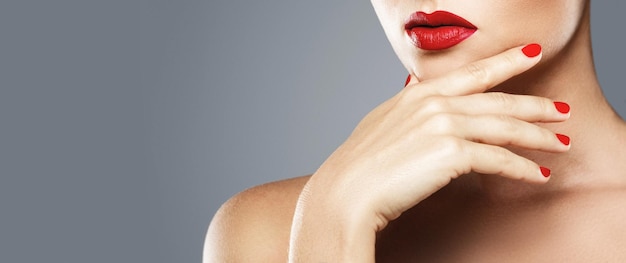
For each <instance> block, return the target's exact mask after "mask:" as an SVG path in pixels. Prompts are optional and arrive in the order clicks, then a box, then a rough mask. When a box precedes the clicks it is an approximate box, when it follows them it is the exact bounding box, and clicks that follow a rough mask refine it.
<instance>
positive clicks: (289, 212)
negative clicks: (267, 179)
mask: <svg viewBox="0 0 626 263" xmlns="http://www.w3.org/2000/svg"><path fill="white" fill-rule="evenodd" d="M309 177H310V176H302V177H296V178H291V179H286V180H281V181H276V182H271V183H267V184H263V185H259V186H255V187H252V188H250V189H247V190H245V191H243V192H241V193H239V194H237V195H235V196H233V197H231V198H230V199H229V200H228V201H226V203H224V204H223V205H222V206H221V207H220V209H219V210H218V211H217V213H216V214H215V216H214V217H213V220H212V221H211V224H210V225H209V230H208V232H207V236H206V240H205V244H204V253H203V261H204V262H205V263H208V262H281V261H283V262H284V261H286V259H287V254H288V248H289V234H290V229H291V221H292V217H293V213H294V210H295V206H296V202H297V201H298V197H299V196H300V192H301V191H302V188H303V187H304V185H305V184H306V182H307V181H308V179H309Z"/></svg>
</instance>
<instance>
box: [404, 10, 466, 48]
mask: <svg viewBox="0 0 626 263" xmlns="http://www.w3.org/2000/svg"><path fill="white" fill-rule="evenodd" d="M404 29H405V30H406V33H407V34H408V35H409V37H411V41H412V42H413V44H414V45H415V46H416V47H418V48H420V49H424V50H443V49H447V48H450V47H453V46H455V45H457V44H459V43H461V42H462V41H463V40H465V39H467V38H468V37H470V36H472V34H474V32H476V30H477V29H478V28H477V27H476V26H474V25H472V23H470V22H469V21H467V20H465V19H463V18H462V17H460V16H457V15H455V14H452V13H450V12H446V11H435V12H433V13H432V14H426V13H424V12H416V13H414V14H412V15H411V17H409V20H408V21H407V22H406V24H405V25H404Z"/></svg>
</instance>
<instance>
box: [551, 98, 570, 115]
mask: <svg viewBox="0 0 626 263" xmlns="http://www.w3.org/2000/svg"><path fill="white" fill-rule="evenodd" d="M554 106H555V107H556V110H558V111H559V112H560V113H563V114H565V113H568V112H569V104H567V103H565V102H560V101H556V102H554Z"/></svg>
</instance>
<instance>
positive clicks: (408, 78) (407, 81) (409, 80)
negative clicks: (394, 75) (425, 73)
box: [404, 74, 411, 87]
mask: <svg viewBox="0 0 626 263" xmlns="http://www.w3.org/2000/svg"><path fill="white" fill-rule="evenodd" d="M409 82H411V74H409V76H408V77H406V81H405V82H404V86H405V87H406V85H409Z"/></svg>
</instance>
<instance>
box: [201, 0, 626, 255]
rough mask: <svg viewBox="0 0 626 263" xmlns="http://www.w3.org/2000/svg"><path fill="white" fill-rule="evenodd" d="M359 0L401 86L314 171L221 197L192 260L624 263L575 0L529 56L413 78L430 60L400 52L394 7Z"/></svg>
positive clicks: (624, 227) (620, 203) (623, 135)
mask: <svg viewBox="0 0 626 263" xmlns="http://www.w3.org/2000/svg"><path fill="white" fill-rule="evenodd" d="M372 2H373V3H374V6H375V8H377V12H378V13H379V17H381V21H382V22H383V25H384V26H386V30H388V31H387V33H388V37H390V39H391V40H392V45H394V48H395V49H396V53H398V54H399V55H400V57H401V59H403V62H404V63H405V65H407V68H409V71H410V72H411V74H412V75H413V78H412V81H411V83H410V84H409V85H408V86H407V87H406V88H405V89H403V90H402V91H401V92H399V93H398V94H397V95H396V96H394V97H393V98H391V99H389V100H388V101H386V102H385V103H383V104H381V105H380V106H379V107H377V108H376V109H374V110H373V111H372V112H370V114H368V116H366V117H365V119H364V120H363V121H362V122H361V123H360V124H359V126H358V127H357V128H356V129H355V131H354V132H353V134H352V135H351V136H350V138H348V140H347V141H346V142H345V143H344V144H342V145H341V146H340V147H339V148H338V149H337V150H336V151H335V152H334V153H333V154H332V155H331V156H330V157H329V158H328V159H327V161H326V162H325V163H324V164H323V165H322V166H321V167H320V168H319V169H318V171H316V172H315V173H314V174H313V175H312V176H310V177H300V178H295V179H290V180H285V181H280V182H275V183H270V184H266V185H262V186H258V187H255V188H252V189H250V190H247V191H244V192H242V193H241V194H238V195H237V196H235V197H233V198H232V199H231V200H229V201H228V202H227V203H226V204H225V205H224V206H223V207H222V208H221V209H220V211H218V213H217V214H216V215H215V217H214V219H213V221H212V223H211V225H210V227H209V231H208V234H207V240H206V244H205V251H204V260H205V262H285V261H290V262H374V261H376V262H420V261H425V262H624V261H626V250H625V249H623V248H624V247H626V224H624V223H623V222H626V221H625V220H626V209H623V207H624V206H625V205H626V172H624V171H626V162H624V160H623V157H622V153H623V149H626V124H625V123H624V121H623V120H622V119H621V118H619V116H617V115H616V114H615V112H614V111H613V110H612V109H611V107H610V105H608V103H607V102H606V100H605V99H604V97H603V95H602V92H601V89H600V86H599V84H598V82H597V79H596V76H595V72H594V69H593V59H592V56H591V52H590V50H591V44H590V40H589V12H588V7H589V6H588V2H587V1H579V3H580V4H581V6H584V7H585V9H580V10H578V11H580V12H581V13H580V16H577V15H572V17H573V18H567V19H569V20H571V19H574V20H572V21H574V22H576V23H574V24H573V25H572V28H575V30H573V31H572V33H571V36H565V37H564V38H563V39H553V38H551V37H552V36H551V35H549V36H548V35H546V36H543V35H541V34H539V33H537V35H536V36H535V37H537V38H538V39H539V40H541V41H546V42H550V44H551V48H550V49H547V50H546V51H545V52H544V53H542V54H540V55H538V56H534V57H527V56H525V55H523V54H522V52H521V48H522V47H523V43H521V44H520V45H521V46H515V47H512V48H509V49H506V50H502V51H501V52H499V53H497V54H494V55H490V56H488V57H486V58H480V59H478V60H475V61H470V62H468V63H467V64H464V65H462V66H461V67H460V68H458V69H456V70H453V71H449V72H437V71H436V70H434V71H432V72H425V73H424V72H421V71H420V72H416V71H414V70H413V69H414V68H420V67H422V66H429V65H433V67H432V68H434V69H436V68H437V66H436V65H437V64H438V63H439V62H432V63H431V64H427V65H422V64H419V63H418V64H414V63H417V62H414V60H413V58H412V57H411V56H412V55H408V53H411V52H414V50H413V49H411V47H408V46H404V44H403V42H401V41H400V40H398V41H395V40H394V33H393V32H392V30H395V29H394V28H397V26H396V25H395V24H394V23H392V22H389V21H392V20H393V17H392V16H388V15H387V14H395V11H393V10H394V9H393V8H395V6H394V5H393V4H396V3H400V2H401V1H398V2H394V1H382V0H380V1H379V0H373V1H372ZM432 2H433V3H434V2H436V1H432ZM530 2H533V3H535V4H537V5H542V7H545V6H543V5H544V4H543V3H547V2H541V1H530ZM557 2H559V1H554V2H550V3H557ZM402 3H404V2H402ZM423 3H431V2H430V1H424V2H423ZM498 3H500V4H502V3H505V4H503V5H506V4H510V5H514V4H516V3H522V2H521V1H516V0H515V1H510V2H498ZM563 3H565V2H563ZM546 5H549V4H546ZM557 7H558V6H557ZM403 8H404V7H403ZM546 8H548V7H546ZM550 8H556V7H554V6H552V7H550ZM389 10H392V11H393V12H392V11H389ZM574 11H576V10H574ZM574 11H571V12H572V13H573V14H575V13H576V12H578V11H576V12H574ZM577 17H580V19H578V18H577ZM569 20H568V21H569ZM564 27H565V26H564ZM485 32H486V33H485V35H487V36H488V34H489V30H488V28H486V29H485ZM544 38H550V39H549V41H548V40H547V39H544ZM477 39H478V40H477V41H480V40H481V38H478V37H477ZM561 40H562V45H557V44H555V43H558V42H559V41H561ZM511 41H513V42H515V41H517V39H514V38H511ZM470 44H471V42H469V43H468V46H469V45H470ZM461 47H462V46H460V47H459V49H461ZM454 52H456V50H453V51H451V53H450V54H446V57H447V56H453V55H454V54H456V53H454ZM459 54H465V53H464V52H462V50H460V51H459ZM417 55H418V56H419V57H420V58H423V60H420V61H422V62H423V61H429V59H434V60H437V59H444V58H445V57H440V58H438V57H434V58H432V57H429V56H431V55H432V54H431V55H425V54H419V52H418V54H417ZM423 63H426V62H423ZM424 74H425V75H432V77H427V76H424ZM486 91H490V92H486ZM494 91H496V92H494ZM500 92H504V93H500ZM524 95H525V96H524ZM528 95H530V96H528ZM554 101H565V102H567V103H568V104H569V105H571V109H572V110H571V112H569V113H561V112H559V111H557V110H556V109H555V107H554V104H553V102H554ZM557 133H558V134H566V135H568V136H570V137H571V145H564V144H563V143H561V142H560V141H559V140H558V139H557V138H556V136H555V134H557ZM540 166H544V167H549V168H550V169H552V175H551V177H550V178H545V177H544V176H542V174H541V173H540V169H539V167H540Z"/></svg>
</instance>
